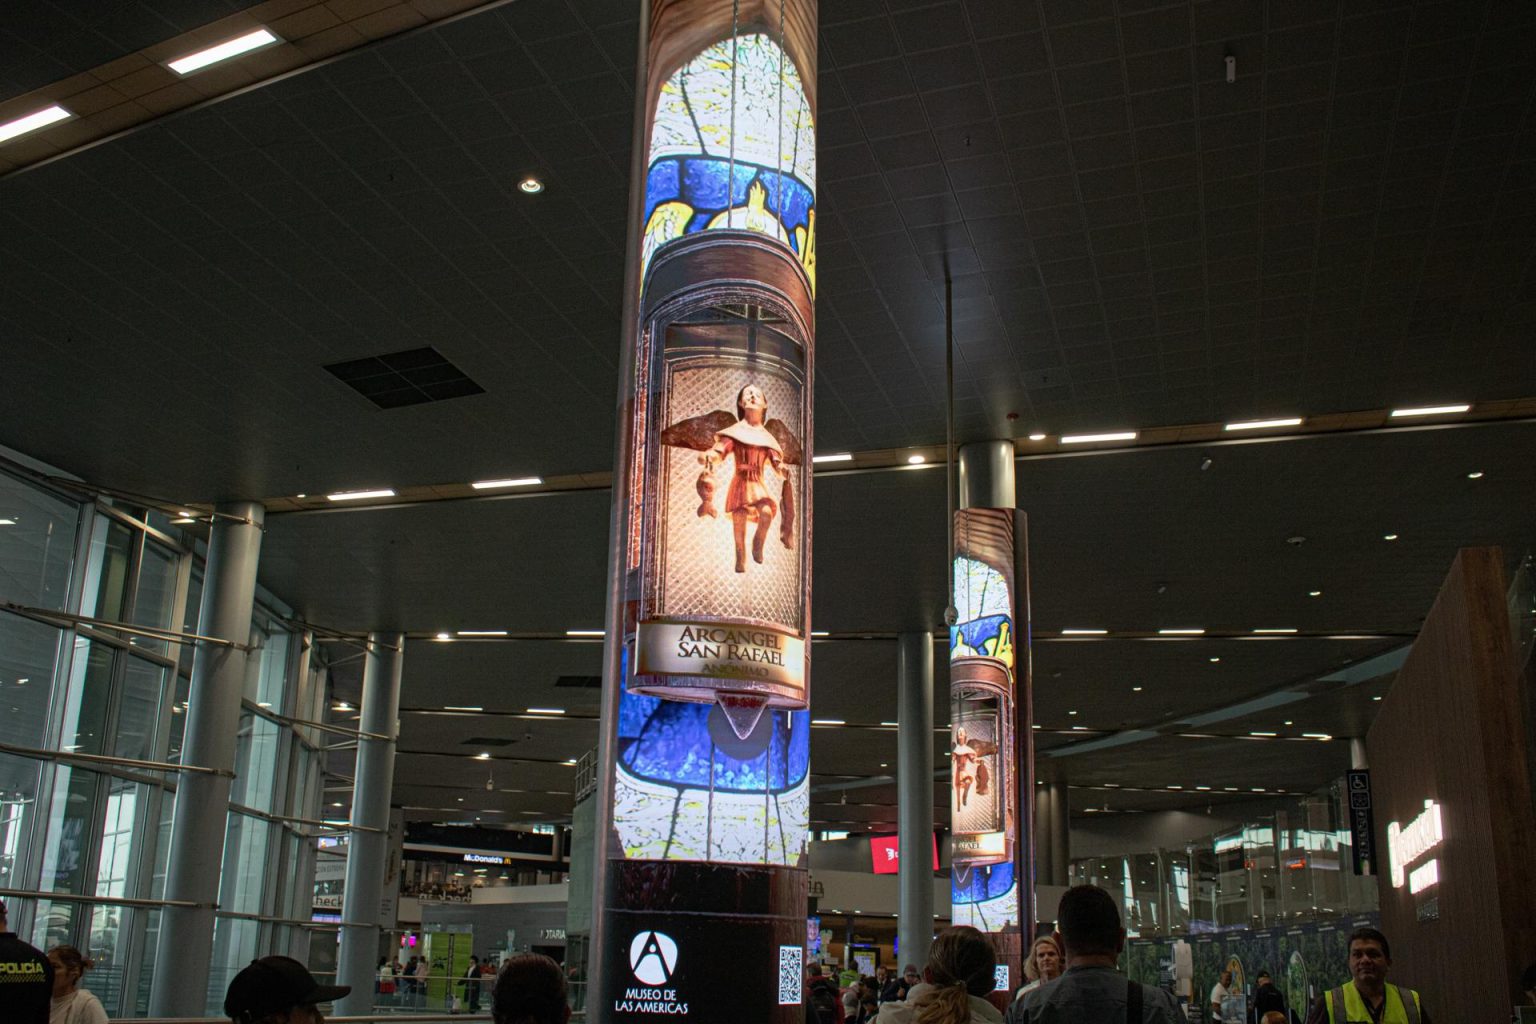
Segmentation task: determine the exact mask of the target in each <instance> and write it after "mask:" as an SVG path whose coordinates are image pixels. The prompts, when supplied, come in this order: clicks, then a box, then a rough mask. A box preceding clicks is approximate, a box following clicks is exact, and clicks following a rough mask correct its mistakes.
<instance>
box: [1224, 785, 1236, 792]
mask: <svg viewBox="0 0 1536 1024" xmlns="http://www.w3.org/2000/svg"><path fill="white" fill-rule="evenodd" d="M1221 788H1222V789H1224V790H1226V791H1227V792H1228V793H1236V792H1237V787H1236V786H1222V787H1221Z"/></svg>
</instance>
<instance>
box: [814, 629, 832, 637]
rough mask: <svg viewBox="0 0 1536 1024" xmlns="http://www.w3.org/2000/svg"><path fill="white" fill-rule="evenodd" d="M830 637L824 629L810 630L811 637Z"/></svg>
mask: <svg viewBox="0 0 1536 1024" xmlns="http://www.w3.org/2000/svg"><path fill="white" fill-rule="evenodd" d="M831 635H832V634H831V633H828V632H827V631H826V630H824V629H813V630H811V636H831Z"/></svg>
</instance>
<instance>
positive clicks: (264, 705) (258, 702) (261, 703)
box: [256, 700, 272, 708]
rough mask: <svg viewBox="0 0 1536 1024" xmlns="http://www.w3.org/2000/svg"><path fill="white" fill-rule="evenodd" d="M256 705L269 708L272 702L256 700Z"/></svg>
mask: <svg viewBox="0 0 1536 1024" xmlns="http://www.w3.org/2000/svg"><path fill="white" fill-rule="evenodd" d="M256 706H257V707H259V708H269V707H271V706H272V703H271V701H265V700H259V701H257V702H256Z"/></svg>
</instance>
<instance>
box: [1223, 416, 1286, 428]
mask: <svg viewBox="0 0 1536 1024" xmlns="http://www.w3.org/2000/svg"><path fill="white" fill-rule="evenodd" d="M1299 426H1301V417H1300V416H1287V417H1285V418H1284V419H1278V420H1245V421H1243V422H1241V423H1228V424H1227V425H1226V426H1224V427H1222V428H1221V429H1222V430H1268V429H1270V428H1272V427H1299Z"/></svg>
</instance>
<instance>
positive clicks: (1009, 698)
mask: <svg viewBox="0 0 1536 1024" xmlns="http://www.w3.org/2000/svg"><path fill="white" fill-rule="evenodd" d="M1013 458H1014V450H1013V445H1012V443H1011V442H1008V441H990V442H985V443H981V444H971V445H965V446H963V447H962V448H961V449H960V465H959V477H960V488H959V490H960V506H961V507H960V510H959V511H958V512H956V513H955V539H954V563H953V571H954V595H953V605H954V608H955V612H956V618H955V624H954V625H953V626H952V627H950V634H949V635H950V640H949V680H950V682H949V685H950V719H949V721H950V739H949V761H950V786H949V794H950V837H951V840H950V842H951V856H950V860H951V874H952V883H953V884H952V899H953V909H952V918H953V920H954V923H955V924H969V925H973V926H974V927H976V928H979V929H981V930H982V931H984V932H990V933H992V934H993V936H994V940H995V941H996V943H997V947H998V953H999V972H1000V976H999V979H998V987H999V988H1007V989H1008V990H1009V991H1012V990H1013V989H1015V988H1017V987H1018V986H1019V985H1021V984H1022V983H1023V981H1022V979H1023V973H1022V971H1023V955H1024V941H1023V938H1022V935H1023V929H1029V930H1032V929H1033V927H1034V925H1033V922H1034V878H1033V860H1034V858H1033V855H1032V853H1033V851H1032V842H1031V836H1032V831H1033V823H1032V822H1031V820H1030V814H1029V812H1030V811H1031V810H1032V809H1033V800H1034V797H1033V789H1034V767H1033V766H1034V760H1033V742H1032V739H1033V738H1032V737H1031V735H1030V725H1031V721H1030V719H1031V714H1030V692H1029V678H1030V677H1029V576H1028V569H1027V557H1026V552H1027V550H1028V546H1027V544H1026V533H1025V520H1024V515H1023V513H1021V512H1019V511H1017V510H1016V509H1015V508H1014V507H1013V506H1014V473H1013ZM1021 923H1022V924H1023V929H1021ZM1004 968H1006V970H1007V977H1002V976H1001V972H1002V970H1003V969H1004Z"/></svg>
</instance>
